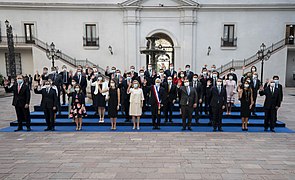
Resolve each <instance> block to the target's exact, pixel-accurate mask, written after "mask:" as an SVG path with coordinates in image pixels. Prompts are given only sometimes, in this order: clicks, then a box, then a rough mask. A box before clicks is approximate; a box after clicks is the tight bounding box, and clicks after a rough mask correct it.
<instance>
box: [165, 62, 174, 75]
mask: <svg viewBox="0 0 295 180" xmlns="http://www.w3.org/2000/svg"><path fill="white" fill-rule="evenodd" d="M164 73H165V75H166V77H169V76H171V77H172V78H173V77H174V76H175V75H177V72H176V71H175V70H174V65H173V64H172V63H171V64H170V66H169V69H167V70H166V71H165V72H164Z"/></svg>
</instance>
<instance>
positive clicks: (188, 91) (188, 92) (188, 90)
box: [187, 87, 190, 95]
mask: <svg viewBox="0 0 295 180" xmlns="http://www.w3.org/2000/svg"><path fill="white" fill-rule="evenodd" d="M187 94H188V95H189V94H190V89H189V87H187Z"/></svg>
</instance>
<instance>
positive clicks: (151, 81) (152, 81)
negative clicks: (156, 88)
mask: <svg viewBox="0 0 295 180" xmlns="http://www.w3.org/2000/svg"><path fill="white" fill-rule="evenodd" d="M144 76H145V77H146V79H147V82H148V85H149V86H150V85H152V84H154V80H155V76H153V72H152V74H151V75H150V73H149V71H148V70H146V71H145V72H144Z"/></svg>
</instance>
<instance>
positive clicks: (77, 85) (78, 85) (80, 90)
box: [74, 84, 82, 93]
mask: <svg viewBox="0 0 295 180" xmlns="http://www.w3.org/2000/svg"><path fill="white" fill-rule="evenodd" d="M76 87H79V92H78V93H81V92H82V89H81V86H80V84H76V85H75V86H74V89H75V88H76Z"/></svg>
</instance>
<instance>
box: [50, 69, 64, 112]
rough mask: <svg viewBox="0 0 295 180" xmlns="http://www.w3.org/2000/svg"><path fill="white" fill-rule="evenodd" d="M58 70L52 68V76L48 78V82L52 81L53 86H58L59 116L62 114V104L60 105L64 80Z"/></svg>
mask: <svg viewBox="0 0 295 180" xmlns="http://www.w3.org/2000/svg"><path fill="white" fill-rule="evenodd" d="M57 72H58V71H57V68H56V67H52V68H51V74H49V76H48V80H50V79H51V80H52V84H53V85H55V86H56V88H57V110H58V114H59V115H60V114H61V104H60V93H61V91H62V89H63V88H62V86H63V79H62V75H61V74H58V73H57Z"/></svg>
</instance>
